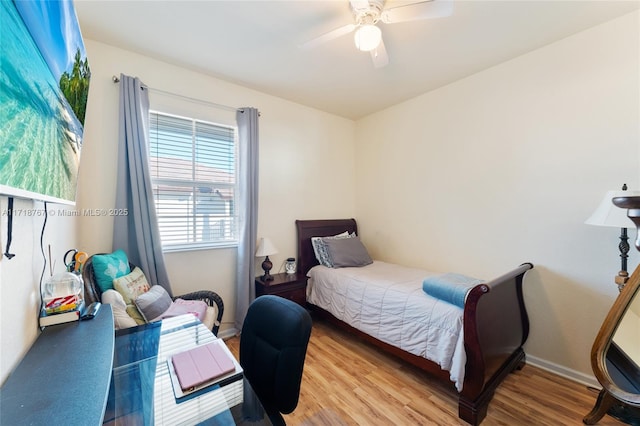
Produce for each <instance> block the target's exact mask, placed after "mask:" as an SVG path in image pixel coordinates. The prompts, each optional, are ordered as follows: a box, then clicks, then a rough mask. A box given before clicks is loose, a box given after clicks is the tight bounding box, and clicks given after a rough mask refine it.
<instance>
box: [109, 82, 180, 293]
mask: <svg viewBox="0 0 640 426" xmlns="http://www.w3.org/2000/svg"><path fill="white" fill-rule="evenodd" d="M119 121H120V129H119V138H118V170H117V173H118V175H117V183H116V203H115V207H116V211H126V212H127V214H126V215H118V216H115V217H114V223H113V249H114V250H116V249H122V250H124V251H125V252H126V253H127V256H128V257H129V261H130V262H131V263H133V264H135V265H137V266H139V267H140V268H141V269H142V270H143V271H144V272H145V275H146V277H147V280H148V281H149V284H150V285H160V286H162V287H164V288H165V289H166V290H167V292H168V293H169V294H170V295H171V296H173V293H172V291H171V285H170V283H169V276H168V274H167V270H166V267H165V262H164V256H163V253H162V243H161V241H160V233H159V231H158V219H157V216H156V208H155V203H154V199H153V191H152V186H151V177H150V173H149V159H148V149H147V147H148V144H149V93H148V90H147V89H146V87H145V86H144V85H143V84H142V83H141V82H140V80H139V79H138V78H133V77H129V76H126V75H124V74H120V120H119Z"/></svg>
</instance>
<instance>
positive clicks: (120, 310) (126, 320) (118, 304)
mask: <svg viewBox="0 0 640 426" xmlns="http://www.w3.org/2000/svg"><path fill="white" fill-rule="evenodd" d="M102 303H105V304H108V305H111V310H112V311H113V322H114V325H115V327H116V330H120V329H122V328H129V327H135V326H136V325H138V324H137V323H136V321H135V320H134V319H133V318H131V317H130V316H129V314H127V304H126V303H124V299H123V297H122V295H121V294H120V293H118V292H117V291H116V290H107V291H105V292H104V293H102Z"/></svg>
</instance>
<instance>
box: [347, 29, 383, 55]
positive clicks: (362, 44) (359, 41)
mask: <svg viewBox="0 0 640 426" xmlns="http://www.w3.org/2000/svg"><path fill="white" fill-rule="evenodd" d="M380 40H382V32H381V31H380V28H378V27H377V26H375V25H372V24H365V25H360V27H359V28H358V29H357V30H356V33H355V35H354V41H355V43H356V47H357V48H358V50H362V51H363V52H369V51H371V50H373V49H375V48H376V47H378V45H379V44H380Z"/></svg>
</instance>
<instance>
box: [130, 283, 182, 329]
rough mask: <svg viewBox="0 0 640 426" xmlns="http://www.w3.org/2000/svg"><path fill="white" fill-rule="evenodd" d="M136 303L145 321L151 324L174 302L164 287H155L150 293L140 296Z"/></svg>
mask: <svg viewBox="0 0 640 426" xmlns="http://www.w3.org/2000/svg"><path fill="white" fill-rule="evenodd" d="M134 303H135V304H136V306H137V307H138V310H139V311H140V313H141V314H142V316H143V317H144V319H145V320H146V321H147V322H149V321H151V320H153V319H155V318H157V317H159V316H160V315H162V314H163V313H164V312H165V311H166V310H167V309H169V307H170V306H171V304H172V303H173V300H171V296H169V293H167V291H166V290H165V289H164V288H163V287H162V286H159V285H154V286H152V287H151V289H150V290H149V291H147V292H146V293H144V294H141V295H140V296H138V297H137V298H136V300H135V301H134Z"/></svg>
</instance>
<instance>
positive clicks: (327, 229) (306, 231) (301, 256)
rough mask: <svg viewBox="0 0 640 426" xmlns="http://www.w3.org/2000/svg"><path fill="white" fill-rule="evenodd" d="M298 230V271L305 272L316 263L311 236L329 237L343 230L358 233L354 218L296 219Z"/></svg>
mask: <svg viewBox="0 0 640 426" xmlns="http://www.w3.org/2000/svg"><path fill="white" fill-rule="evenodd" d="M296 229H297V230H298V271H299V272H302V273H304V274H306V273H307V272H309V269H311V268H313V267H314V266H316V265H317V264H318V260H317V259H316V255H315V253H314V251H313V246H312V245H311V237H329V236H331V235H337V234H340V233H342V232H344V231H348V232H349V233H351V232H355V233H356V234H357V233H358V225H357V224H356V220H355V219H325V220H296Z"/></svg>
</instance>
